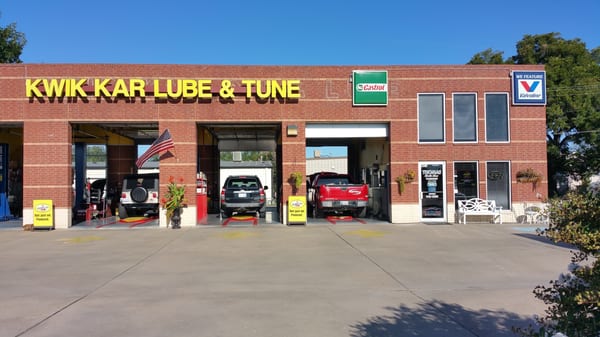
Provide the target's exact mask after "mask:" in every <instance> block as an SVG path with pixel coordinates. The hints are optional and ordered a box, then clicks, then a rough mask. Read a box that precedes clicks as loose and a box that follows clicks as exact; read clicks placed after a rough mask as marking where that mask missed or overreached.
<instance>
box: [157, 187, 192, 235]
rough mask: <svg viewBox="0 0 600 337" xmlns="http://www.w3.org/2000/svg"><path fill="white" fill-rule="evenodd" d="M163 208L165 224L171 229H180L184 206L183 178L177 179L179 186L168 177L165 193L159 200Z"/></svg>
mask: <svg viewBox="0 0 600 337" xmlns="http://www.w3.org/2000/svg"><path fill="white" fill-rule="evenodd" d="M161 202H162V204H163V207H164V208H165V209H166V210H167V223H170V224H171V228H173V229H177V228H181V209H182V208H183V207H185V206H186V204H185V203H186V202H187V201H186V199H185V185H184V184H183V178H179V184H178V183H177V182H175V178H174V177H173V176H171V177H169V184H168V185H167V192H166V193H165V195H164V197H163V198H162V199H161Z"/></svg>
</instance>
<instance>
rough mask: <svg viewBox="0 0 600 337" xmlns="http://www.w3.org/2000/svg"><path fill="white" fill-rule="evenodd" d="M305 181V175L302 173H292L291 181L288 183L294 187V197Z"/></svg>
mask: <svg viewBox="0 0 600 337" xmlns="http://www.w3.org/2000/svg"><path fill="white" fill-rule="evenodd" d="M303 180H304V174H303V173H302V172H292V173H291V174H290V179H288V182H289V183H290V184H291V185H292V192H293V193H294V195H296V193H297V192H298V189H299V188H300V186H302V181H303Z"/></svg>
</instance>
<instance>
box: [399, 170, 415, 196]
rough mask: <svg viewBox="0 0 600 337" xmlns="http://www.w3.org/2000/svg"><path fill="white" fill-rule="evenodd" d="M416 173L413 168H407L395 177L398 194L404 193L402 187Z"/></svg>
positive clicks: (411, 180)
mask: <svg viewBox="0 0 600 337" xmlns="http://www.w3.org/2000/svg"><path fill="white" fill-rule="evenodd" d="M416 176H417V174H416V173H415V171H414V170H408V171H406V172H405V173H404V174H403V175H401V176H397V177H396V179H395V180H396V182H397V183H398V194H400V195H402V193H404V189H405V187H406V184H407V183H412V182H413V181H414V180H415V178H416Z"/></svg>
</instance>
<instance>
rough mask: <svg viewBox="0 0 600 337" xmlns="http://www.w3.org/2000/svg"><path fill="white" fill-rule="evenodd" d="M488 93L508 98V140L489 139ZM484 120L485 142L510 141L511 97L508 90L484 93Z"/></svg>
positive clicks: (504, 142) (503, 142) (502, 142)
mask: <svg viewBox="0 0 600 337" xmlns="http://www.w3.org/2000/svg"><path fill="white" fill-rule="evenodd" d="M488 95H504V96H505V98H506V140H489V139H488V105H487V102H488ZM484 111H485V113H484V121H485V142H486V143H496V144H498V143H501V144H506V143H510V97H509V93H508V92H486V93H485V94H484Z"/></svg>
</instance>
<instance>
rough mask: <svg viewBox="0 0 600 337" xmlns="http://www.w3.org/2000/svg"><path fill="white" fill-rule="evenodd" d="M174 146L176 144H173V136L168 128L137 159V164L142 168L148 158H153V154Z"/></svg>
mask: <svg viewBox="0 0 600 337" xmlns="http://www.w3.org/2000/svg"><path fill="white" fill-rule="evenodd" d="M174 147H175V144H173V138H171V133H170V132H169V129H166V130H165V132H163V133H162V135H160V137H158V138H156V140H155V141H154V143H152V145H150V147H149V148H148V149H147V150H146V152H144V154H143V155H141V156H140V157H139V158H138V160H136V162H135V165H136V166H137V167H138V168H141V167H142V165H144V163H145V162H146V161H147V160H148V159H150V158H152V156H154V155H155V154H157V153H159V152H161V151H167V150H168V149H172V148H174Z"/></svg>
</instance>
